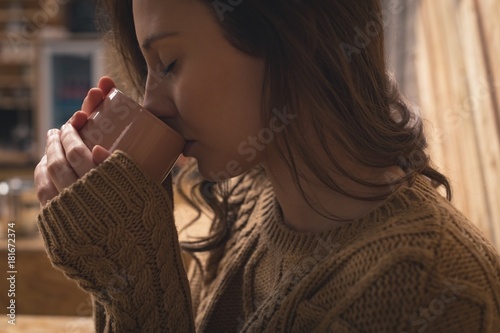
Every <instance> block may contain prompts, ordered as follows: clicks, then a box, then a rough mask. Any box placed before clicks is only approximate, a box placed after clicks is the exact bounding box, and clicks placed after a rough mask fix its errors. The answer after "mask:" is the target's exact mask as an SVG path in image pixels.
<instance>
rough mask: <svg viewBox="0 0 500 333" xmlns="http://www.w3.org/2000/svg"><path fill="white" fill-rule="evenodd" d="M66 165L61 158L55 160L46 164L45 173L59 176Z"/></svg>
mask: <svg viewBox="0 0 500 333" xmlns="http://www.w3.org/2000/svg"><path fill="white" fill-rule="evenodd" d="M65 165H66V161H65V160H64V159H63V158H56V159H55V160H53V161H52V162H50V163H48V164H47V171H48V173H49V175H51V176H59V175H60V174H61V173H62V172H63V170H64V166H65Z"/></svg>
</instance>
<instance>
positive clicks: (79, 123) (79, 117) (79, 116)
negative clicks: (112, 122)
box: [69, 111, 89, 131]
mask: <svg viewBox="0 0 500 333" xmlns="http://www.w3.org/2000/svg"><path fill="white" fill-rule="evenodd" d="M88 119H89V117H88V115H87V114H86V113H85V112H83V111H77V112H75V114H74V115H73V117H71V119H70V121H69V124H71V126H73V127H74V128H75V129H76V130H77V131H79V130H81V129H82V128H83V126H85V124H86V123H87V120H88Z"/></svg>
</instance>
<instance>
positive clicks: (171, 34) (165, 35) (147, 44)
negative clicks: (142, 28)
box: [142, 31, 179, 50]
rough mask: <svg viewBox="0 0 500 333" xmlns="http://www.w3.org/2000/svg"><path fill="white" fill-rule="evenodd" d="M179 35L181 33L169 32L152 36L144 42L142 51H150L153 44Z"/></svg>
mask: <svg viewBox="0 0 500 333" xmlns="http://www.w3.org/2000/svg"><path fill="white" fill-rule="evenodd" d="M178 35H179V33H178V32H177V31H167V32H159V33H155V34H152V35H150V36H148V37H147V38H146V39H145V40H144V43H142V49H143V50H149V49H150V48H151V44H153V43H154V42H156V41H158V40H160V39H163V38H168V37H174V36H178Z"/></svg>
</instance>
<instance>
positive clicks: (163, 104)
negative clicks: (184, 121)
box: [142, 76, 177, 120]
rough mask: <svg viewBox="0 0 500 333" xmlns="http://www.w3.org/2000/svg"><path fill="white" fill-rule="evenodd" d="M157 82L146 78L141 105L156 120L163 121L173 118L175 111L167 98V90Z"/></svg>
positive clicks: (171, 102)
mask: <svg viewBox="0 0 500 333" xmlns="http://www.w3.org/2000/svg"><path fill="white" fill-rule="evenodd" d="M158 80H161V78H158ZM158 80H154V79H152V78H151V77H150V76H148V79H147V81H146V88H145V91H144V100H143V103H142V105H143V106H144V108H145V109H146V110H148V111H149V112H151V113H152V114H154V115H155V116H157V117H158V118H161V119H163V120H166V119H168V118H174V117H175V116H176V115H177V109H176V108H175V105H174V103H173V101H172V99H171V98H170V97H169V94H168V90H167V88H166V87H164V86H162V85H161V82H160V81H158Z"/></svg>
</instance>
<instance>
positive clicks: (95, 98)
mask: <svg viewBox="0 0 500 333" xmlns="http://www.w3.org/2000/svg"><path fill="white" fill-rule="evenodd" d="M103 99H104V94H103V92H102V90H101V89H100V88H92V89H90V90H89V92H88V93H87V97H85V99H84V100H83V104H82V111H83V112H85V113H86V114H87V115H90V114H91V113H92V111H94V109H95V108H96V107H97V106H98V105H99V104H100V103H101V102H102V100H103Z"/></svg>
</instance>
